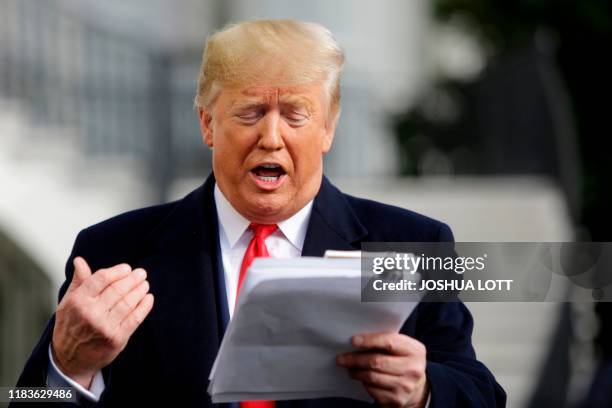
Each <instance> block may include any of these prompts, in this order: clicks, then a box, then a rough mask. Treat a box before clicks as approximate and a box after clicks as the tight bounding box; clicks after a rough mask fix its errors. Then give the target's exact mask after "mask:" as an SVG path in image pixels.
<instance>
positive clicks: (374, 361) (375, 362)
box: [370, 356, 385, 370]
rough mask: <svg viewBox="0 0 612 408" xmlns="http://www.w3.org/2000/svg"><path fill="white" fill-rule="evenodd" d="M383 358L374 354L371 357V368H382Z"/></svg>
mask: <svg viewBox="0 0 612 408" xmlns="http://www.w3.org/2000/svg"><path fill="white" fill-rule="evenodd" d="M384 365H385V363H384V361H383V358H382V357H380V356H374V357H372V358H371V359H370V368H371V369H372V370H382V369H383V368H384Z"/></svg>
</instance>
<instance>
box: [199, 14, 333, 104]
mask: <svg viewBox="0 0 612 408" xmlns="http://www.w3.org/2000/svg"><path fill="white" fill-rule="evenodd" d="M343 64H344V53H343V51H342V49H341V48H340V46H339V45H338V43H337V42H336V40H335V39H334V38H333V36H332V34H331V33H330V32H329V30H327V29H326V28H325V27H323V26H321V25H319V24H315V23H306V22H301V21H294V20H256V21H247V22H242V23H239V24H233V25H230V26H228V27H226V28H224V29H222V30H221V31H218V32H216V33H214V34H213V35H211V36H210V37H209V38H208V40H207V42H206V47H205V48H204V52H203V54H202V65H201V68H200V74H199V77H198V85H197V91H196V96H195V100H194V107H195V108H205V107H208V106H209V105H210V104H211V103H212V102H213V101H214V99H215V98H216V95H217V94H218V92H219V90H220V88H221V86H248V85H249V84H257V85H260V84H264V83H265V84H270V83H273V84H274V86H290V85H298V84H306V83H309V82H314V81H324V84H325V91H326V93H327V97H328V101H329V108H330V112H336V111H337V110H338V108H339V107H340V73H341V71H342V65H343Z"/></svg>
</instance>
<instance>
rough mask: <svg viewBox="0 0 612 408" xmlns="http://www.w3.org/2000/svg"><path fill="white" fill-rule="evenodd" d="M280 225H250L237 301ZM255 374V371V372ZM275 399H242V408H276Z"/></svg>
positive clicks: (241, 267)
mask: <svg viewBox="0 0 612 408" xmlns="http://www.w3.org/2000/svg"><path fill="white" fill-rule="evenodd" d="M277 228H278V226H277V225H276V224H254V223H252V224H251V225H249V229H250V230H252V231H253V238H251V242H249V246H248V247H247V249H246V252H245V253H244V258H242V265H240V276H239V277H238V288H237V290H236V301H238V295H239V294H240V287H241V286H242V282H243V281H244V277H245V276H246V271H247V269H249V266H251V263H252V262H253V259H255V258H257V257H268V256H270V254H269V253H268V248H267V247H266V238H267V237H268V236H270V235H271V234H272V233H274V231H276V229H277ZM254 374H255V373H254ZM274 406H275V404H274V401H242V402H241V403H240V408H274Z"/></svg>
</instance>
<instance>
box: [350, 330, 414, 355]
mask: <svg viewBox="0 0 612 408" xmlns="http://www.w3.org/2000/svg"><path fill="white" fill-rule="evenodd" d="M352 344H353V346H355V347H357V348H359V349H362V350H368V349H377V350H384V351H386V352H388V353H390V354H395V355H404V356H405V355H409V354H412V353H415V352H420V351H423V349H424V346H423V344H422V343H421V342H419V341H418V340H415V339H413V338H412V337H409V336H406V335H404V334H400V333H361V334H358V335H356V336H353V338H352Z"/></svg>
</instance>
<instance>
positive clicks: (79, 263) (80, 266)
mask: <svg viewBox="0 0 612 408" xmlns="http://www.w3.org/2000/svg"><path fill="white" fill-rule="evenodd" d="M72 265H73V266H74V273H73V274H72V281H71V282H70V286H69V287H68V290H69V291H70V290H74V289H76V288H78V287H79V286H81V284H82V283H83V282H85V280H87V278H89V277H90V276H91V268H90V267H89V265H88V264H87V261H85V259H83V258H81V257H80V256H77V257H76V258H74V259H73V261H72Z"/></svg>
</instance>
